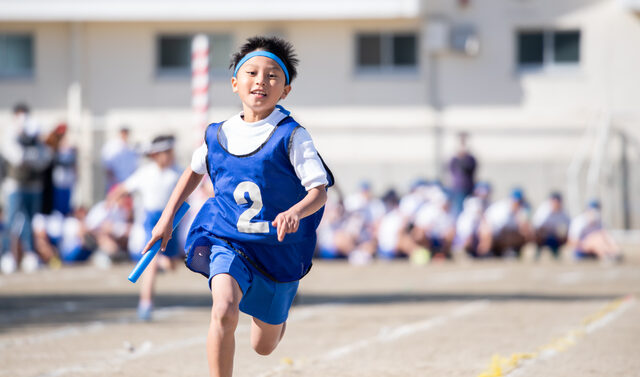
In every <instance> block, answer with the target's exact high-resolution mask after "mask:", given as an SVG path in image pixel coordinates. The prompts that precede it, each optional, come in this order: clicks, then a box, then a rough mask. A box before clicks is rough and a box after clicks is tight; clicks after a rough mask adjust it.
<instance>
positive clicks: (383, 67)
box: [352, 30, 420, 76]
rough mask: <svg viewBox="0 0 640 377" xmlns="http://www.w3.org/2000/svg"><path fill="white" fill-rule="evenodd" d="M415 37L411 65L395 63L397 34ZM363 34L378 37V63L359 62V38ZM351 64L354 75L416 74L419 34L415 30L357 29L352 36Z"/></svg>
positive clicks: (418, 60)
mask: <svg viewBox="0 0 640 377" xmlns="http://www.w3.org/2000/svg"><path fill="white" fill-rule="evenodd" d="M408 35H410V36H413V37H414V38H415V63H414V64H413V65H399V64H395V62H394V60H395V51H394V47H395V45H394V44H395V41H394V38H395V37H398V36H408ZM364 36H378V37H380V64H379V65H371V66H363V65H361V64H360V56H359V53H360V38H361V37H364ZM352 51H353V66H354V72H355V73H356V75H362V76H366V75H380V74H392V75H396V74H416V73H418V69H419V66H420V34H419V33H418V32H417V31H415V30H388V31H357V32H356V33H355V34H354V37H353V48H352Z"/></svg>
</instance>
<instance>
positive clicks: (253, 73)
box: [247, 71, 256, 76]
mask: <svg viewBox="0 0 640 377" xmlns="http://www.w3.org/2000/svg"><path fill="white" fill-rule="evenodd" d="M247 74H248V75H251V76H253V75H255V74H256V71H247Z"/></svg>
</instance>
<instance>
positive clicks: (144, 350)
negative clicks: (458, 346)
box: [37, 303, 344, 377]
mask: <svg viewBox="0 0 640 377" xmlns="http://www.w3.org/2000/svg"><path fill="white" fill-rule="evenodd" d="M342 306H344V304H343V303H328V304H323V305H316V306H312V307H305V308H302V309H298V310H293V311H292V312H291V315H290V316H289V319H288V322H300V321H304V320H307V319H311V318H313V317H316V316H318V315H321V314H322V313H324V312H326V311H329V310H331V309H334V308H338V307H342ZM250 328H251V327H250V326H249V325H239V326H238V327H237V329H236V334H243V333H246V332H248V331H249V330H250ZM206 342H207V337H206V336H205V335H199V336H194V337H189V338H184V339H178V340H172V341H170V342H167V343H163V344H159V345H155V344H153V342H151V341H149V340H147V341H145V342H142V343H141V344H140V346H138V347H136V348H134V347H133V346H132V345H130V344H128V343H126V342H125V347H123V349H118V350H117V351H116V352H113V353H111V354H102V355H101V357H100V359H98V360H93V361H89V362H83V363H79V364H76V365H72V366H67V367H60V368H57V369H54V370H52V371H49V372H46V373H42V374H39V375H38V376H37V377H59V376H66V375H68V374H70V373H81V374H83V375H87V374H89V373H102V374H104V373H105V371H111V372H112V373H116V372H118V371H119V370H120V369H121V368H122V365H124V364H125V363H127V362H129V361H132V360H137V359H141V358H143V357H146V356H157V355H160V354H163V353H175V351H178V350H181V349H183V348H189V347H195V346H204V345H205V344H206Z"/></svg>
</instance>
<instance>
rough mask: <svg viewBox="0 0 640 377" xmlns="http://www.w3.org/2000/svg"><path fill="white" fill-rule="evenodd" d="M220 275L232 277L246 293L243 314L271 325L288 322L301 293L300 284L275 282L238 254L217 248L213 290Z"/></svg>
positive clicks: (212, 265)
mask: <svg viewBox="0 0 640 377" xmlns="http://www.w3.org/2000/svg"><path fill="white" fill-rule="evenodd" d="M218 274H229V275H231V276H232V277H233V278H234V279H235V280H236V281H237V282H238V285H239V286H240V289H241V290H242V299H241V300H240V311H242V312H243V313H246V314H248V315H250V316H252V317H255V318H258V319H259V320H261V321H263V322H266V323H269V324H271V325H279V324H281V323H283V322H284V321H286V320H287V317H288V316H289V309H290V308H291V305H292V304H293V299H294V297H295V296H296V292H297V291H298V284H299V282H298V281H293V282H289V283H277V282H275V281H272V280H270V279H268V278H267V277H266V276H264V275H263V274H262V273H260V272H259V271H257V270H256V269H255V268H254V267H253V266H251V264H249V263H248V262H246V261H245V260H244V258H243V257H241V256H240V255H238V254H237V253H236V252H235V251H233V250H231V249H230V248H228V247H224V246H219V245H213V246H211V262H210V263H209V288H211V279H212V278H213V277H214V276H215V275H218Z"/></svg>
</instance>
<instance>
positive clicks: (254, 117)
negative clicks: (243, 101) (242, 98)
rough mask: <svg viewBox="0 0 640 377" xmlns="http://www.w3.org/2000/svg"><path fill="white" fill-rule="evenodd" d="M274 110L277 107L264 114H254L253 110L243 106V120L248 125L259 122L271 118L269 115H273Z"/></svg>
mask: <svg viewBox="0 0 640 377" xmlns="http://www.w3.org/2000/svg"><path fill="white" fill-rule="evenodd" d="M273 110H275V106H274V107H272V108H271V109H269V110H267V111H264V112H262V111H261V112H254V111H253V110H251V109H250V108H247V107H246V106H243V114H242V120H244V121H245V122H247V123H255V122H259V121H261V120H264V119H267V118H268V117H269V115H271V113H273Z"/></svg>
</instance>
